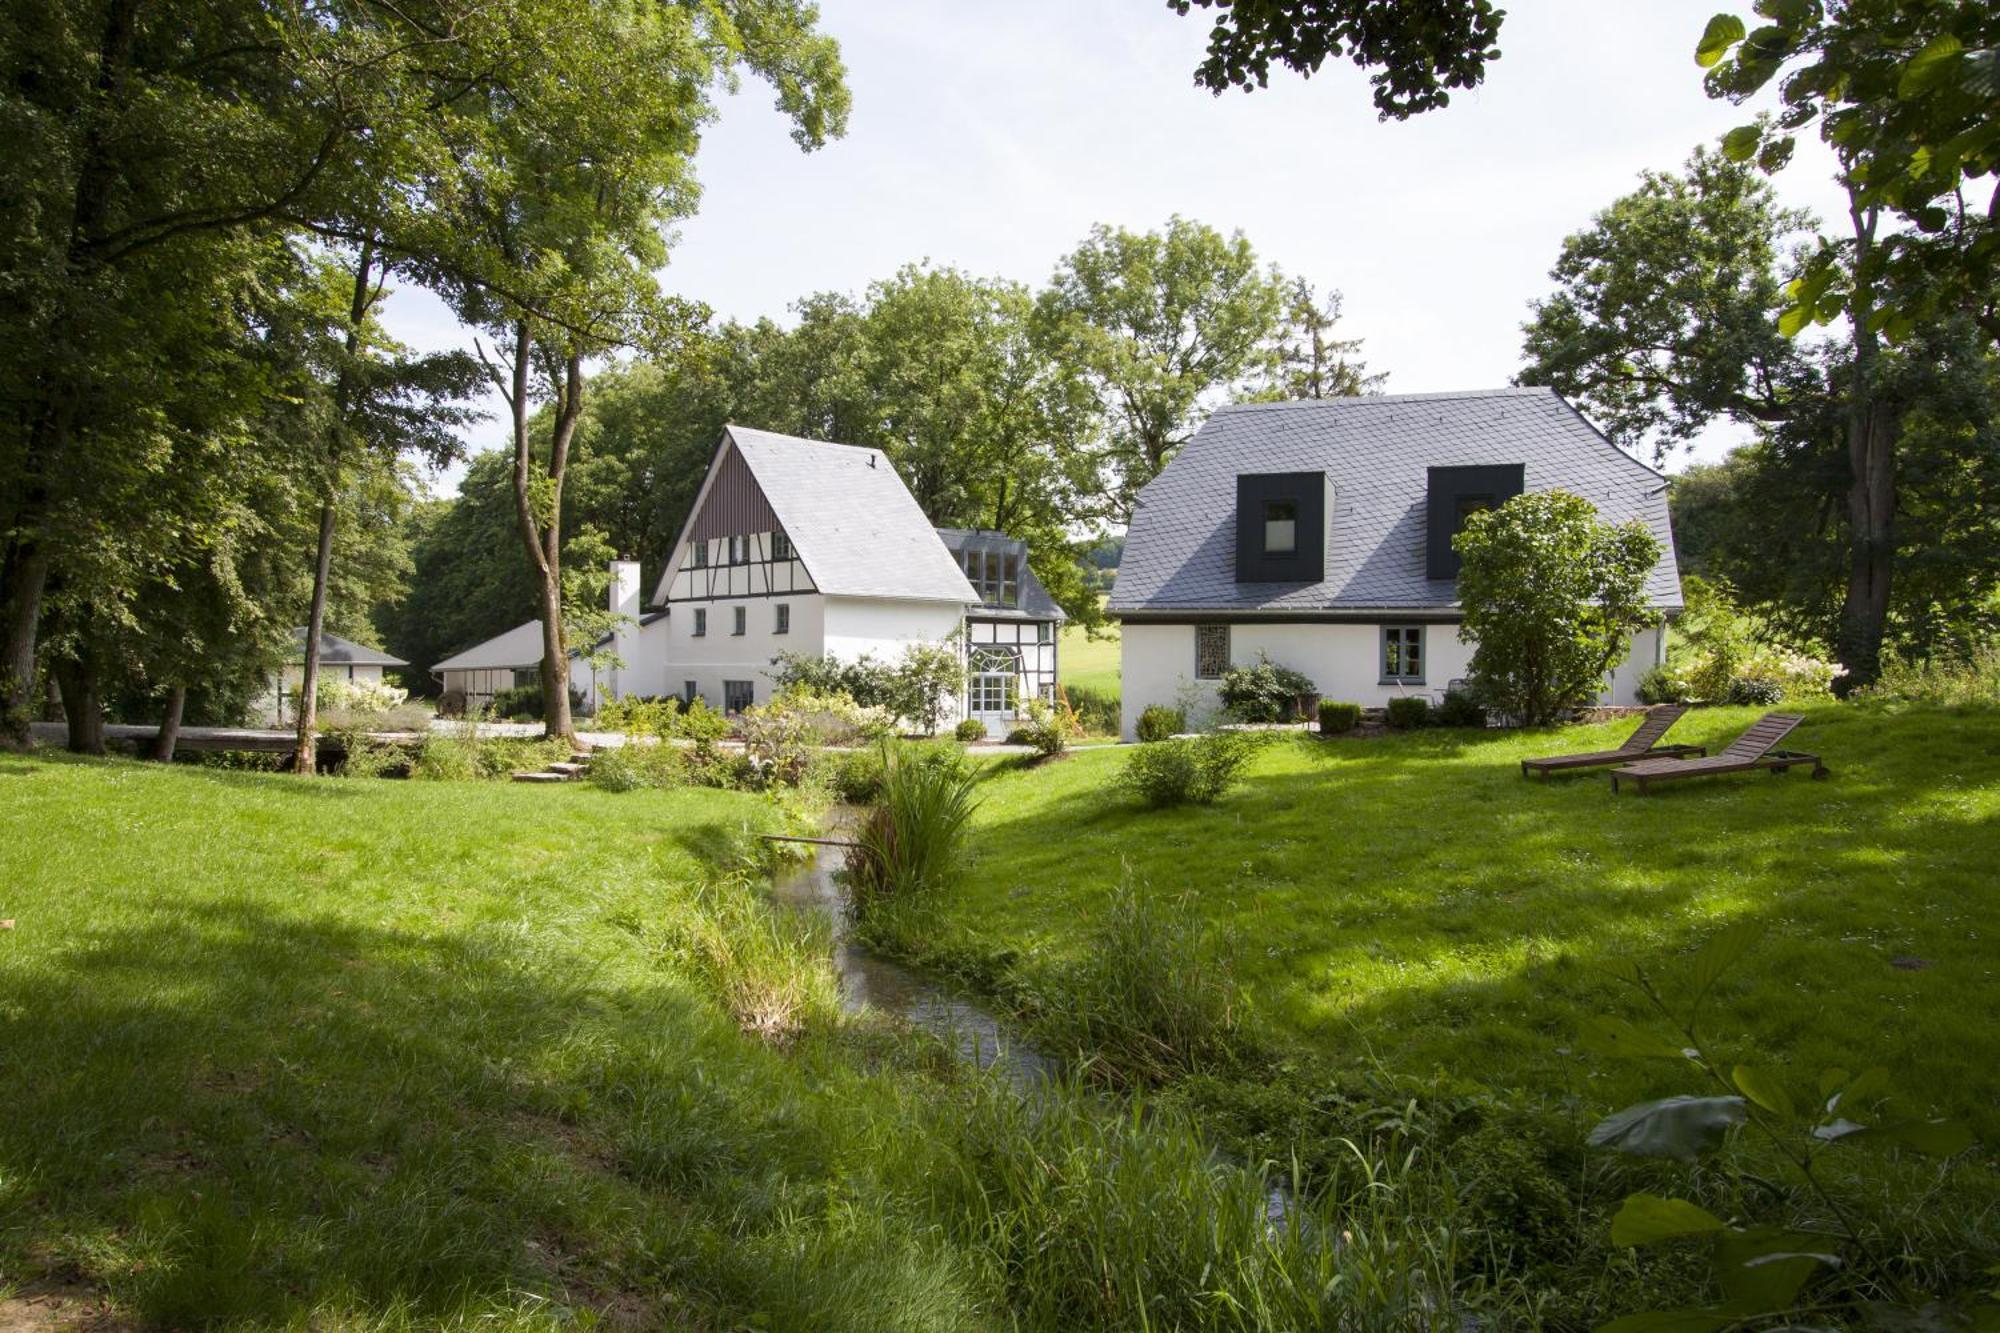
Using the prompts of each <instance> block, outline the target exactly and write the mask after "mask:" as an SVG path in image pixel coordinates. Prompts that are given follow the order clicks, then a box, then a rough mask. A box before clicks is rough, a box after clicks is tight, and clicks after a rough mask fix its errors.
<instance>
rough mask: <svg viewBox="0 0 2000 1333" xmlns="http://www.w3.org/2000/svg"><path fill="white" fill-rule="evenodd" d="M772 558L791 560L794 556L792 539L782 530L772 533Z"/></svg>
mask: <svg viewBox="0 0 2000 1333" xmlns="http://www.w3.org/2000/svg"><path fill="white" fill-rule="evenodd" d="M771 558H772V559H773V560H790V559H791V558H792V539H791V538H790V537H787V536H786V535H785V534H784V533H782V532H774V533H772V534H771Z"/></svg>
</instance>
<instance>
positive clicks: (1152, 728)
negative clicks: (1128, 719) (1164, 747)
mask: <svg viewBox="0 0 2000 1333" xmlns="http://www.w3.org/2000/svg"><path fill="white" fill-rule="evenodd" d="M1186 730H1187V714H1186V713H1183V712H1182V711H1181V710H1180V709H1178V708H1170V707H1168V706H1167V705H1166V704H1153V705H1151V706H1149V707H1148V708H1147V709H1146V711H1145V712H1143V713H1141V714H1139V726H1138V732H1139V739H1140V740H1142V741H1146V742H1152V741H1163V740H1166V739H1167V738H1168V737H1169V736H1176V735H1179V734H1180V733H1181V732H1183V731H1186Z"/></svg>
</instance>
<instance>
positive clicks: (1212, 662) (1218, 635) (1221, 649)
mask: <svg viewBox="0 0 2000 1333" xmlns="http://www.w3.org/2000/svg"><path fill="white" fill-rule="evenodd" d="M1227 670H1229V626H1227V625H1196V626H1195V627H1194V678H1195V679H1196V680H1221V679H1222V673H1223V672H1225V671H1227Z"/></svg>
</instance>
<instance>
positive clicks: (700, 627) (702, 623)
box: [694, 606, 708, 639]
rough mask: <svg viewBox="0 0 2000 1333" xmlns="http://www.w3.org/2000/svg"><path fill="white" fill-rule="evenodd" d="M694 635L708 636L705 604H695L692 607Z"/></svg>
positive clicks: (701, 637)
mask: <svg viewBox="0 0 2000 1333" xmlns="http://www.w3.org/2000/svg"><path fill="white" fill-rule="evenodd" d="M694 637H695V638H697V639H705V638H707V637H708V608H707V607H705V606H697V607H696V608H695V609H694Z"/></svg>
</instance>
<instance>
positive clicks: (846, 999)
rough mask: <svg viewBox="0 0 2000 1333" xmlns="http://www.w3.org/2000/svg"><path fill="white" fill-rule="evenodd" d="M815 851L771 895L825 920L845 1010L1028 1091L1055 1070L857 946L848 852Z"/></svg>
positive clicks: (948, 995)
mask: <svg viewBox="0 0 2000 1333" xmlns="http://www.w3.org/2000/svg"><path fill="white" fill-rule="evenodd" d="M815 853H816V854H815V855H813V856H812V857H811V858H810V859H809V860H807V861H804V862H802V863H799V864H795V865H790V866H786V867H784V868H783V869H781V870H779V871H778V872H777V873H776V874H775V875H773V876H772V878H771V897H772V899H773V901H775V902H778V903H781V904H783V905H784V906H786V907H790V908H792V909H794V910H796V911H801V912H810V913H815V914H817V915H819V916H823V917H825V918H826V921H827V924H828V926H829V927H830V928H831V930H832V932H833V970H834V974H835V976H836V977H838V978H839V981H840V1001H841V1004H842V1005H843V1006H844V1007H845V1008H847V1009H848V1010H849V1011H850V1012H857V1011H860V1010H863V1009H873V1010H875V1011H877V1012H879V1013H887V1014H894V1015H896V1016H897V1017H899V1018H902V1019H904V1020H905V1021H907V1022H909V1023H911V1024H912V1025H914V1026H916V1027H918V1028H921V1029H923V1030H924V1031H926V1032H930V1033H935V1034H936V1035H937V1036H939V1037H941V1038H942V1039H943V1040H944V1041H945V1043H946V1044H947V1045H948V1046H950V1047H951V1048H952V1049H953V1050H955V1051H957V1052H958V1054H959V1057H960V1058H961V1059H964V1060H969V1061H971V1062H972V1063H973V1064H974V1065H976V1066H977V1067H978V1068H980V1069H997V1070H998V1071H999V1072H1000V1073H1001V1074H1003V1075H1005V1076H1006V1077H1007V1078H1008V1079H1009V1080H1010V1081H1011V1082H1013V1083H1014V1084H1015V1085H1017V1086H1019V1087H1024V1088H1025V1087H1031V1086H1033V1085H1034V1084H1037V1083H1039V1082H1041V1081H1042V1080H1043V1079H1045V1078H1047V1077H1048V1076H1049V1075H1051V1074H1053V1073H1055V1072H1056V1065H1055V1062H1054V1061H1053V1060H1051V1059H1050V1058H1049V1057H1047V1056H1045V1055H1043V1054H1042V1053H1041V1052H1039V1051H1037V1050H1035V1049H1034V1048H1033V1047H1032V1046H1030V1045H1029V1044H1028V1043H1027V1042H1025V1041H1023V1040H1022V1039H1021V1038H1020V1037H1019V1036H1018V1035H1016V1034H1015V1033H1013V1032H1012V1031H1011V1030H1010V1029H1009V1028H1008V1026H1007V1025H1006V1024H1005V1023H1003V1022H1002V1021H1001V1020H1000V1018H999V1017H998V1016H997V1015H996V1014H994V1013H993V1012H992V1011H991V1010H989V1009H984V1008H982V1007H980V1006H979V1005H977V1004H974V1003H972V1002H971V1001H970V1000H967V999H965V998H964V997H962V996H959V995H956V994H954V993H953V992H952V991H950V990H949V989H947V988H946V987H945V986H943V985H941V984H939V983H938V982H936V981H934V980H932V979H931V978H929V977H926V976H924V975H923V974H922V973H921V972H918V971H916V970H915V969H913V968H910V967H906V966H904V965H903V964H901V963H898V962H894V961H892V960H890V959H888V958H884V957H883V956H882V955H881V954H878V953H876V952H874V951H873V950H872V949H869V948H868V947H867V946H866V945H863V944H858V943H856V942H855V940H854V938H853V921H852V913H851V912H850V910H849V907H848V901H847V890H846V889H845V888H844V887H843V886H842V885H841V883H840V878H839V876H840V871H841V868H842V867H843V866H844V865H845V864H846V861H847V849H846V848H844V847H819V848H816V849H815Z"/></svg>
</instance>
